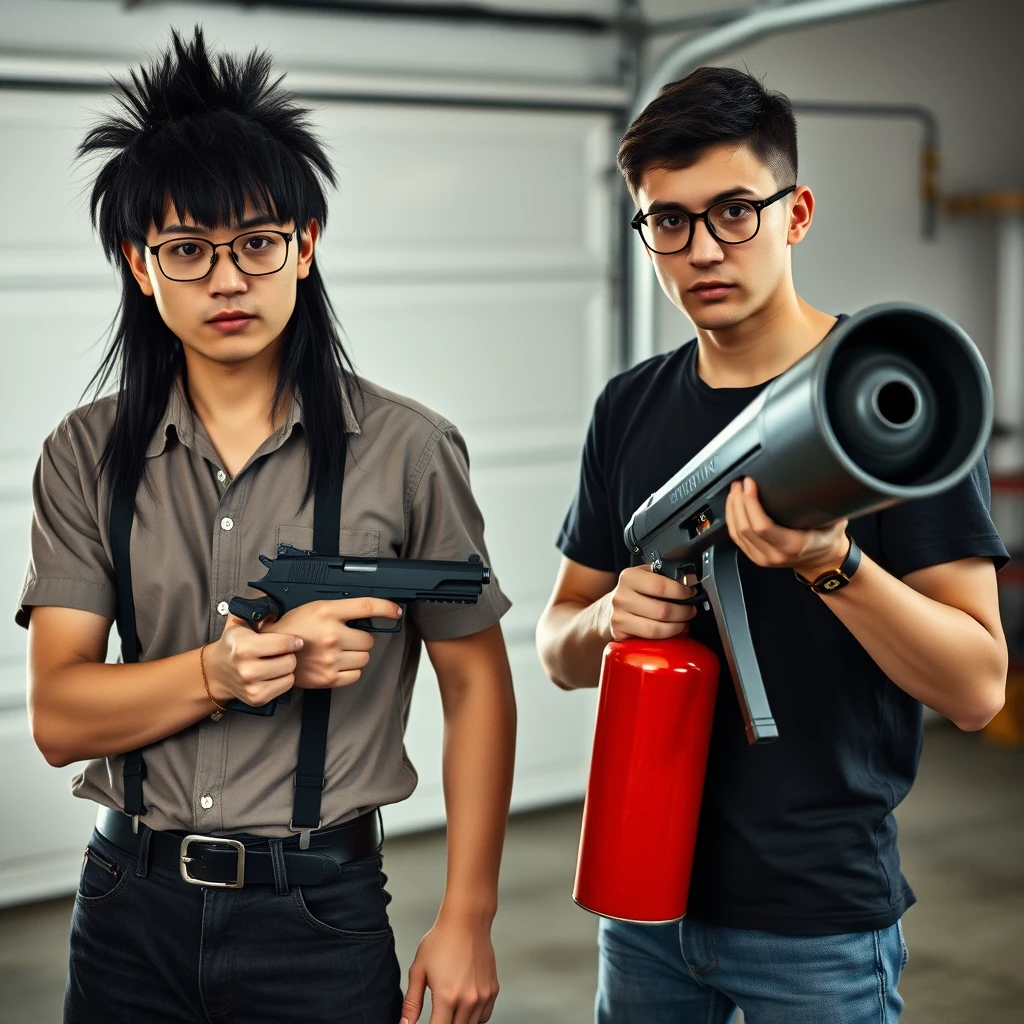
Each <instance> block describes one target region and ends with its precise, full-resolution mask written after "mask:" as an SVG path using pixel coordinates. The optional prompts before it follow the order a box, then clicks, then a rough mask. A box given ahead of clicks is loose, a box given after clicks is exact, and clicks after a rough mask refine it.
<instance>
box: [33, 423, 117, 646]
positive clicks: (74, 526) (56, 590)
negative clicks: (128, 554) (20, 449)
mask: <svg viewBox="0 0 1024 1024" xmlns="http://www.w3.org/2000/svg"><path fill="white" fill-rule="evenodd" d="M90 493H91V494H92V499H91V500H90V496H89V495H90ZM32 504H33V509H32V536H31V545H30V555H29V565H28V571H27V573H26V575H25V584H24V586H23V587H22V590H21V597H20V599H19V601H18V610H17V612H16V613H15V617H14V618H15V621H16V622H17V623H18V625H19V626H25V627H27V626H28V622H29V617H30V616H31V614H32V609H33V608H34V607H37V606H40V605H55V606H58V607H61V608H77V609H80V610H81V611H87V612H96V613H97V614H99V615H104V616H106V617H107V618H109V619H113V618H114V617H115V613H116V607H117V597H116V590H115V587H114V570H113V566H112V565H111V564H110V559H109V557H108V555H107V552H106V550H105V548H104V546H103V542H102V540H101V536H100V529H99V525H98V522H97V511H96V507H95V487H92V488H87V487H86V486H85V482H84V481H83V477H82V471H81V469H80V467H79V464H78V460H77V459H76V458H75V453H74V449H73V448H72V445H71V442H70V440H69V438H68V433H67V425H66V422H65V423H62V424H61V425H60V426H59V427H58V428H57V429H56V430H55V431H54V432H53V433H52V434H51V435H50V436H49V437H48V438H47V439H46V442H45V444H44V445H43V452H42V455H41V456H40V458H39V462H38V464H37V466H36V472H35V476H34V478H33V482H32Z"/></svg>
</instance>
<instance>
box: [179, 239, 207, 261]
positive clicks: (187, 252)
mask: <svg viewBox="0 0 1024 1024" xmlns="http://www.w3.org/2000/svg"><path fill="white" fill-rule="evenodd" d="M200 251H201V250H200V248H199V246H198V245H196V243H195V242H182V243H181V245H176V246H175V247H174V255H175V256H183V257H185V258H186V259H188V257H190V256H198V255H199V253H200Z"/></svg>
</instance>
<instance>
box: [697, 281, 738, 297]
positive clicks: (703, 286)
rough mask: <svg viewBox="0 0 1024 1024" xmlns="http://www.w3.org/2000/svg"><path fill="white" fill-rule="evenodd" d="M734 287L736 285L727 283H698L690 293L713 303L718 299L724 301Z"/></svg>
mask: <svg viewBox="0 0 1024 1024" xmlns="http://www.w3.org/2000/svg"><path fill="white" fill-rule="evenodd" d="M734 287H735V285H731V284H729V283H727V282H726V281H698V282H697V283H696V284H695V285H693V287H692V288H690V293H691V294H692V295H696V296H697V298H698V299H703V300H704V301H705V302H713V301H714V300H716V299H724V298H725V297H726V295H728V294H729V292H730V291H732V289H733V288H734Z"/></svg>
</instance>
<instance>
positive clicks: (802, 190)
mask: <svg viewBox="0 0 1024 1024" xmlns="http://www.w3.org/2000/svg"><path fill="white" fill-rule="evenodd" d="M792 202H793V206H792V208H791V210H790V211H789V232H788V234H787V236H786V241H787V242H788V243H789V245H796V244H797V243H798V242H802V241H803V238H804V235H806V234H807V232H808V231H809V230H810V227H811V221H812V220H814V193H813V192H811V190H810V189H809V188H808V187H807V186H806V185H798V186H797V190H796V191H795V192H794V193H793V200H792Z"/></svg>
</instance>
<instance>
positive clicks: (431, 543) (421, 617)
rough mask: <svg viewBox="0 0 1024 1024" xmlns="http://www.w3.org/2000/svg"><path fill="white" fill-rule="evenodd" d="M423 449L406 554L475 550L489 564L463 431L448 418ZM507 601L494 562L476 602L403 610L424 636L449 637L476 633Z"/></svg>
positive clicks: (447, 556) (444, 555)
mask: <svg viewBox="0 0 1024 1024" xmlns="http://www.w3.org/2000/svg"><path fill="white" fill-rule="evenodd" d="M431 444H432V445H433V450H432V451H430V450H429V448H430V445H428V451H426V452H424V456H423V457H424V459H426V460H427V461H426V468H425V469H424V471H423V475H422V477H421V478H420V481H419V483H418V485H417V486H416V490H415V493H414V496H413V501H412V507H411V509H410V512H409V531H408V535H407V541H406V544H405V547H404V549H403V552H402V554H403V556H404V557H406V558H427V559H442V560H445V561H456V562H464V561H465V560H466V559H467V558H469V556H470V555H479V556H480V558H481V559H483V563H484V565H486V566H490V564H491V563H490V561H489V559H488V555H487V548H486V546H485V544H484V518H483V515H482V514H481V512H480V508H479V506H478V505H477V503H476V499H475V498H474V497H473V492H472V490H471V488H470V484H469V453H468V451H467V449H466V442H465V441H464V440H463V438H462V435H461V434H460V433H459V432H458V430H456V428H455V427H453V426H451V425H450V424H449V425H447V426H446V427H444V428H443V429H441V430H439V431H438V432H437V433H436V434H435V436H434V437H433V438H432V439H431ZM511 607H512V602H511V601H509V599H508V598H507V597H506V596H505V595H504V594H503V593H502V591H501V587H500V586H499V585H498V580H497V577H496V576H495V574H494V571H493V567H492V572H491V581H490V583H486V584H484V588H483V592H482V593H481V595H480V598H479V600H478V601H477V603H476V604H475V605H471V604H434V603H431V602H426V601H421V602H416V603H415V604H412V605H410V606H409V611H408V614H409V616H410V617H411V618H412V620H413V622H414V623H415V625H416V627H417V629H418V630H419V633H420V635H421V636H422V637H423V639H424V640H454V639H456V638H457V637H462V636H469V635H470V634H472V633H479V632H480V631H481V630H484V629H487V628H488V627H490V626H493V625H494V624H495V623H496V622H498V621H499V620H500V619H501V617H502V616H503V615H504V614H505V612H507V611H508V609H509V608H511Z"/></svg>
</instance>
